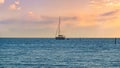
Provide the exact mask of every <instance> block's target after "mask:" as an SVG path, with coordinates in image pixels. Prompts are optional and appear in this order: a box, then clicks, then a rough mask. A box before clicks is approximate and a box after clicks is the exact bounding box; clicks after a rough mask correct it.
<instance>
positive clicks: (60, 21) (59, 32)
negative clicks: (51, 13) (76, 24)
mask: <svg viewBox="0 0 120 68" xmlns="http://www.w3.org/2000/svg"><path fill="white" fill-rule="evenodd" d="M60 22H61V21H60V16H59V24H58V35H60Z"/></svg>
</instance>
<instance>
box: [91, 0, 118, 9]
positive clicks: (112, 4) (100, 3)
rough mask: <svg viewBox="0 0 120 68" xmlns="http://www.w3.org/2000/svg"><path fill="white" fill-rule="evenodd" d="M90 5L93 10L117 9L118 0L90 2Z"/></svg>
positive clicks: (93, 0) (95, 0)
mask: <svg viewBox="0 0 120 68" xmlns="http://www.w3.org/2000/svg"><path fill="white" fill-rule="evenodd" d="M90 4H91V6H92V7H95V8H105V7H107V8H108V7H109V8H119V7H120V0H90Z"/></svg>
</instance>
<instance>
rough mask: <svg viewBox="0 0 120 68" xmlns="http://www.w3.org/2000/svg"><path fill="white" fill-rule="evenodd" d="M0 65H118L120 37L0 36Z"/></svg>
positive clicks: (51, 67) (11, 67)
mask: <svg viewBox="0 0 120 68" xmlns="http://www.w3.org/2000/svg"><path fill="white" fill-rule="evenodd" d="M0 68H120V39H119V38H117V39H116V43H115V39H114V38H69V39H66V40H55V39H54V38H0Z"/></svg>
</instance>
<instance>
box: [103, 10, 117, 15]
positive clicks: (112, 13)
mask: <svg viewBox="0 0 120 68" xmlns="http://www.w3.org/2000/svg"><path fill="white" fill-rule="evenodd" d="M117 12H119V10H113V11H109V12H106V13H103V14H101V16H110V15H114V14H116V13H117Z"/></svg>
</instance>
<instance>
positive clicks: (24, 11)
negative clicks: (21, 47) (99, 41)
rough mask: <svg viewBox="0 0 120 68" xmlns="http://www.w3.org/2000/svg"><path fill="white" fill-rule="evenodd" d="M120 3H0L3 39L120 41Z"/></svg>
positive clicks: (90, 0) (28, 0)
mask: <svg viewBox="0 0 120 68" xmlns="http://www.w3.org/2000/svg"><path fill="white" fill-rule="evenodd" d="M119 8H120V0H0V37H37V38H39V37H45V38H47V37H51V38H53V37H55V34H56V30H57V26H58V22H59V20H58V19H59V16H60V17H61V34H63V35H65V36H66V37H75V38H79V37H93V38H96V37H100V38H102V37H108V38H111V37H119V36H120V30H119V29H120V9H119Z"/></svg>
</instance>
